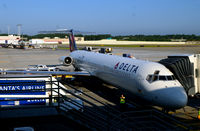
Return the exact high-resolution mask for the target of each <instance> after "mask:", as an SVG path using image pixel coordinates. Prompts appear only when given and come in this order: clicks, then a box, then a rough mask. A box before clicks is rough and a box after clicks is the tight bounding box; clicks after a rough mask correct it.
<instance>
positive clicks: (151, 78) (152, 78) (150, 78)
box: [146, 74, 176, 82]
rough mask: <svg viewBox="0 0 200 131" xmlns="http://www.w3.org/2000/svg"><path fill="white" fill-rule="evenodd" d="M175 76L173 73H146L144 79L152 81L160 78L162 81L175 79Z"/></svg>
mask: <svg viewBox="0 0 200 131" xmlns="http://www.w3.org/2000/svg"><path fill="white" fill-rule="evenodd" d="M175 79H176V78H175V77H174V76H173V75H169V76H164V75H157V74H156V75H148V76H147V78H146V80H147V81H148V82H154V81H157V80H162V81H171V80H175Z"/></svg>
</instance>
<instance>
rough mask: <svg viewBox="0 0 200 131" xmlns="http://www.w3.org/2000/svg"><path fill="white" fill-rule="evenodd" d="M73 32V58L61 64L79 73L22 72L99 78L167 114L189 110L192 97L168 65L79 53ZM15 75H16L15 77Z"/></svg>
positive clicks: (71, 47) (71, 55) (64, 60)
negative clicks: (161, 109) (183, 109)
mask: <svg viewBox="0 0 200 131" xmlns="http://www.w3.org/2000/svg"><path fill="white" fill-rule="evenodd" d="M69 32H70V34H69V43H70V44H69V45H70V55H69V56H62V57H61V58H60V61H62V64H63V65H65V66H69V65H73V66H74V68H75V69H76V70H79V71H75V72H66V71H21V72H22V73H42V74H53V75H56V74H57V75H58V74H61V75H78V76H79V75H80V76H95V77H97V78H99V79H101V80H103V81H105V82H107V83H109V84H111V85H114V86H116V87H119V88H122V89H125V90H127V91H129V92H130V93H132V95H136V96H139V97H141V98H143V99H145V100H147V101H150V102H151V103H153V104H154V105H157V106H160V107H162V108H163V109H166V110H176V109H180V108H183V107H185V106H186V104H187V101H188V97H187V94H186V92H185V90H184V88H183V86H182V85H181V84H180V82H179V81H178V80H177V79H176V78H175V77H174V75H173V73H172V72H171V71H169V69H167V68H166V67H165V66H164V65H162V64H160V63H156V62H150V61H144V60H138V59H131V58H128V57H122V56H116V55H109V54H102V53H96V52H90V51H85V50H78V49H77V46H76V42H75V39H74V35H73V30H69ZM7 72H9V71H7ZM15 72H16V71H12V73H15ZM17 72H18V71H17Z"/></svg>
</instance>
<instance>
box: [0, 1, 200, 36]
mask: <svg viewBox="0 0 200 131" xmlns="http://www.w3.org/2000/svg"><path fill="white" fill-rule="evenodd" d="M17 24H21V25H22V26H21V32H22V33H23V34H29V35H34V34H37V33H38V32H39V31H48V30H56V29H74V30H79V31H89V32H96V33H109V34H112V35H136V34H145V35H165V34H196V35H200V0H0V33H7V32H8V28H9V32H10V33H15V34H16V33H17Z"/></svg>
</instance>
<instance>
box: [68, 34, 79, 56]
mask: <svg viewBox="0 0 200 131" xmlns="http://www.w3.org/2000/svg"><path fill="white" fill-rule="evenodd" d="M69 48H70V52H72V51H74V50H77V47H76V41H75V39H74V34H73V30H70V34H69Z"/></svg>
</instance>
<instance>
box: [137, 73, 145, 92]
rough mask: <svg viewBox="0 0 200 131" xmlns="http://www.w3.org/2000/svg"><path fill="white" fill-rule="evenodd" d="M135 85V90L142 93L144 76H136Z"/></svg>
mask: <svg viewBox="0 0 200 131" xmlns="http://www.w3.org/2000/svg"><path fill="white" fill-rule="evenodd" d="M137 79H138V80H137V83H138V84H137V86H136V92H137V93H139V94H143V93H144V87H143V86H144V85H143V84H144V83H145V82H144V80H145V79H144V78H143V77H142V76H141V75H138V78H137Z"/></svg>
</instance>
